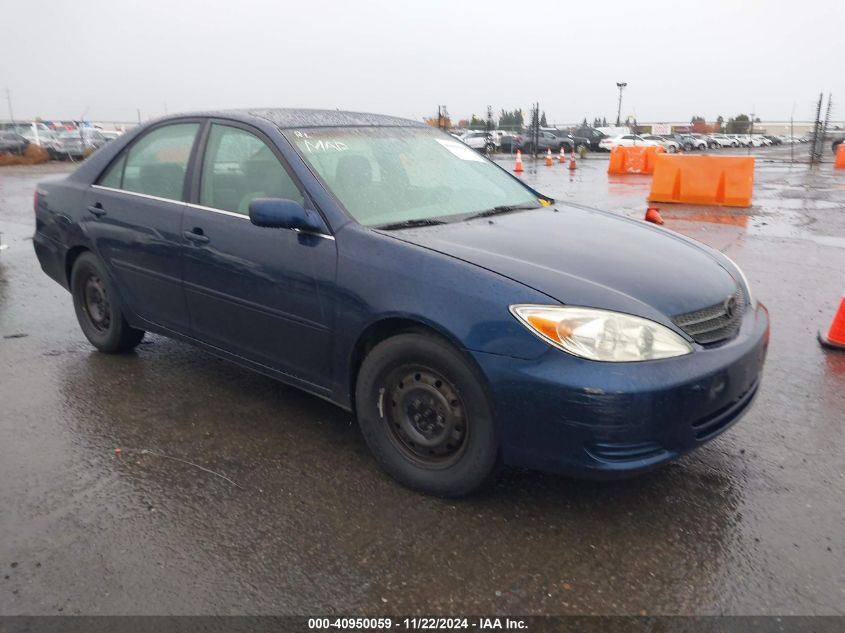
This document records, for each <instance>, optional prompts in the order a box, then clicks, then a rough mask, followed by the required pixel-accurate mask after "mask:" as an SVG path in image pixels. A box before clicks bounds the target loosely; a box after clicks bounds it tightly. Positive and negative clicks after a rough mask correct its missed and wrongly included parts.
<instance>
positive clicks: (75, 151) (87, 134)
mask: <svg viewBox="0 0 845 633" xmlns="http://www.w3.org/2000/svg"><path fill="white" fill-rule="evenodd" d="M107 142H108V139H107V138H106V137H105V136H103V135H102V134H101V133H100V131H99V130H96V129H93V128H80V129H78V130H74V131H72V132H60V133H59V135H58V136H57V137H56V153H57V154H58V155H59V156H62V157H68V158H84V157H86V156H88V155H89V154H91V153H92V152H94V151H96V150H98V149H100V148H101V147H102V146H103V145H105V144H106V143H107Z"/></svg>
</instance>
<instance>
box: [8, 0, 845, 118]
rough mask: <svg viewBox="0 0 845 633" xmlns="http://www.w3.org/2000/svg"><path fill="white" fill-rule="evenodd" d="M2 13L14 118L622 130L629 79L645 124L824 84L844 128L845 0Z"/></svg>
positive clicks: (743, 108)
mask: <svg viewBox="0 0 845 633" xmlns="http://www.w3.org/2000/svg"><path fill="white" fill-rule="evenodd" d="M0 14H2V23H3V25H4V28H3V30H2V31H3V32H2V36H0V89H5V88H8V89H9V90H10V92H11V98H12V106H13V108H14V114H15V117H16V118H31V117H34V116H42V117H44V118H47V119H49V118H79V117H80V116H81V115H82V113H83V112H87V115H86V118H88V119H91V120H115V121H133V120H135V119H136V117H137V115H136V109H138V108H140V110H141V116H142V118H143V119H145V120H146V119H148V118H150V117H153V116H158V115H161V114H164V112H165V109H166V110H167V111H168V112H170V113H173V112H179V111H187V110H196V109H216V108H231V107H251V106H284V107H313V108H341V109H349V110H362V111H371V112H379V113H387V114H395V115H399V116H407V117H411V118H417V119H418V118H421V117H424V116H431V115H432V114H433V113H435V112H436V108H437V104H445V105H447V106H448V108H449V112H450V113H451V114H452V117H453V119H457V118H462V117H469V115H470V114H472V113H475V114H477V115H483V114H484V112H485V110H486V106H487V105H488V104H490V105H492V106H493V108H494V110H495V111H496V112H498V111H499V110H500V109H501V108H509V109H511V108H515V107H520V108H523V109H525V110H527V109H528V107H529V106H530V104H531V103H532V102H533V101H539V102H540V106H541V108H542V109H543V110H545V111H546V113H547V116H548V119H549V122H559V123H566V122H576V121H580V120H581V119H583V118H584V117H585V116H586V117H589V118H590V120H592V118H593V117H594V116H599V117H602V116H604V117H607V119H608V120H609V121H610V120H613V119H615V118H616V101H617V95H618V92H617V88H616V82H617V81H626V82H628V87H627V88H626V89H625V93H624V97H623V107H622V116H623V118H624V117H625V116H626V115H630V114H633V115H636V117H637V118H638V120H639V121H674V120H680V121H686V120H689V118H690V116H691V115H693V114H699V115H702V116H704V117H706V118H707V119H708V120H712V119H715V117H716V116H717V115H719V114H722V115H723V116H725V118H727V117H729V116H732V115H735V114H737V113H739V112H745V113H748V112H749V111H751V109H752V107H753V108H754V111H755V112H756V113H757V115H758V116H760V117H761V118H763V119H764V120H777V119H786V120H788V119H789V117H790V114H791V113H792V111H793V108H794V112H795V119H796V120H807V119H812V118H813V104H814V103H815V100H816V99H817V98H818V93H819V91H824V92H825V93H827V92H832V93H833V99H834V104H836V103H837V102H838V103H840V104H841V105H840V106H839V107H835V108H834V114H835V118H836V119H843V118H845V66H843V62H845V0H804V1H803V2H794V1H790V2H787V1H785V0H769V1H762V0H759V1H748V0H746V1H743V0H729V1H722V0H709V1H708V2H685V1H683V0H676V1H664V0H642V1H639V2H635V1H631V0H627V1H625V2H597V1H592V2H572V1H565V0H557V1H550V2H539V1H538V2H535V1H532V0H528V1H525V0H511V1H510V2H500V1H498V0H495V1H494V0H490V1H487V2H475V1H473V2H468V1H467V2H465V1H458V0H453V1H451V2H449V1H442V2H441V1H439V0H425V1H422V0H417V1H405V0H354V1H352V2H328V1H325V0H299V1H296V2H289V1H285V0H268V1H255V0H239V1H237V2H233V1H228V0H227V1H225V2H224V1H222V0H204V1H193V0H168V1H166V2H162V1H160V0H146V1H144V2H136V1H124V0H102V1H100V0H72V1H69V2H47V1H42V0H23V1H12V0H3V2H2V11H0ZM3 96H4V97H5V94H3ZM0 105H2V107H0V119H6V118H8V108H7V104H6V103H2V104H0Z"/></svg>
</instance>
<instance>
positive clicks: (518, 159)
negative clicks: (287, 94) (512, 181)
mask: <svg viewBox="0 0 845 633" xmlns="http://www.w3.org/2000/svg"><path fill="white" fill-rule="evenodd" d="M513 170H514V171H515V172H516V173H518V174H519V173H521V172H522V171H523V169H522V152H520V151H519V150H516V163H514V166H513Z"/></svg>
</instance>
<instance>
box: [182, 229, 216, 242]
mask: <svg viewBox="0 0 845 633" xmlns="http://www.w3.org/2000/svg"><path fill="white" fill-rule="evenodd" d="M182 235H184V236H185V239H186V240H190V241H191V242H194V243H195V244H208V242H210V241H211V240H209V239H208V236H207V235H205V234H204V233H203V232H202V229H200V228H195V229H193V230H192V231H182Z"/></svg>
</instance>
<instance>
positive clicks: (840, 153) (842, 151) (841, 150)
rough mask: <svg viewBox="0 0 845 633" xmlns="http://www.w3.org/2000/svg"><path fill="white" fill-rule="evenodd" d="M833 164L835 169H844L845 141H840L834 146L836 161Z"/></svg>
mask: <svg viewBox="0 0 845 633" xmlns="http://www.w3.org/2000/svg"><path fill="white" fill-rule="evenodd" d="M833 166H834V168H836V169H845V143H840V144H839V147H837V148H836V162H835V163H833Z"/></svg>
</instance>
